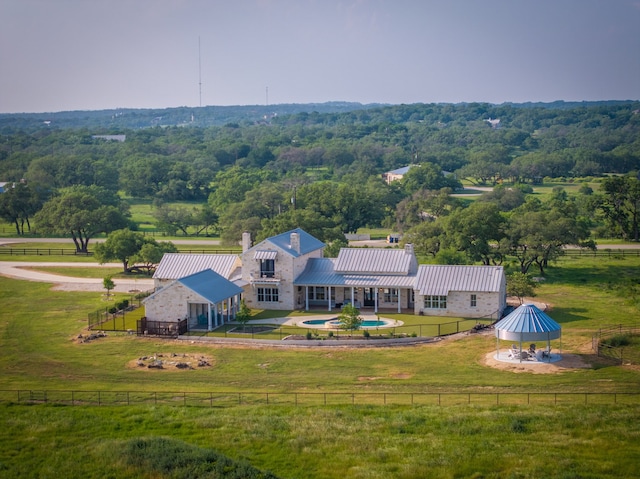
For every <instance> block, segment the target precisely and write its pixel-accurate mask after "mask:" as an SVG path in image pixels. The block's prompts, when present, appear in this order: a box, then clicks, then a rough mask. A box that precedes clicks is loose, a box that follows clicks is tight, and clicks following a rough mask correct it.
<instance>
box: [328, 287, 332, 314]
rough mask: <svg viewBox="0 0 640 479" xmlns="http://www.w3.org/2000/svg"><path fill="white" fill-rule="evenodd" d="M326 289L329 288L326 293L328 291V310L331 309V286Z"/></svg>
mask: <svg viewBox="0 0 640 479" xmlns="http://www.w3.org/2000/svg"><path fill="white" fill-rule="evenodd" d="M327 289H328V290H329V291H328V293H329V311H331V286H329V287H328V288H327Z"/></svg>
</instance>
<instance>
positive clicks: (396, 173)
mask: <svg viewBox="0 0 640 479" xmlns="http://www.w3.org/2000/svg"><path fill="white" fill-rule="evenodd" d="M412 166H415V165H409V166H403V167H402V168H398V169H397V170H391V171H387V172H386V173H382V179H383V180H384V181H385V182H386V183H387V184H389V183H391V182H392V181H396V180H401V179H402V178H403V177H404V175H406V174H407V171H409V169H410V168H411V167H412Z"/></svg>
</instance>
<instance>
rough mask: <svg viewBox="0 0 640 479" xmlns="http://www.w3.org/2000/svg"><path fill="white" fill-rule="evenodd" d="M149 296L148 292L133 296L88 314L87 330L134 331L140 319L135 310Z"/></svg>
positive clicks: (138, 312)
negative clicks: (136, 322)
mask: <svg viewBox="0 0 640 479" xmlns="http://www.w3.org/2000/svg"><path fill="white" fill-rule="evenodd" d="M149 294H150V293H149V292H146V293H137V294H133V295H131V296H129V298H128V299H123V300H120V301H119V302H117V303H112V304H111V305H109V306H105V307H104V308H101V309H98V310H97V311H93V312H91V313H89V314H88V315H87V316H88V325H87V326H88V328H89V329H101V330H103V331H128V330H133V329H135V321H136V320H137V319H139V318H140V311H137V310H138V308H140V307H141V306H142V300H143V299H144V298H145V297H147V296H148V295H149Z"/></svg>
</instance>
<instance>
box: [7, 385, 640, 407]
mask: <svg viewBox="0 0 640 479" xmlns="http://www.w3.org/2000/svg"><path fill="white" fill-rule="evenodd" d="M0 403H13V404H55V405H64V406H140V405H143V406H157V405H164V406H192V407H234V406H244V405H246V406H253V405H287V406H301V407H305V406H342V405H357V406H387V405H405V406H429V405H430V406H460V405H471V406H528V405H547V406H562V405H615V404H620V405H633V406H638V405H640V393H637V392H636V393H634V392H629V393H624V392H433V393H429V392H399V393H389V392H386V393H382V392H252V391H216V392H193V391H190V392H184V391H180V392H171V391H82V390H33V389H5V390H0Z"/></svg>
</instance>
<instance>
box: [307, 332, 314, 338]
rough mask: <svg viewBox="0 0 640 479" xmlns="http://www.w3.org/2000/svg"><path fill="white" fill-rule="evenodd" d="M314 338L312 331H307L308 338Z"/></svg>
mask: <svg viewBox="0 0 640 479" xmlns="http://www.w3.org/2000/svg"><path fill="white" fill-rule="evenodd" d="M312 338H313V334H311V331H307V339H312Z"/></svg>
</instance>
